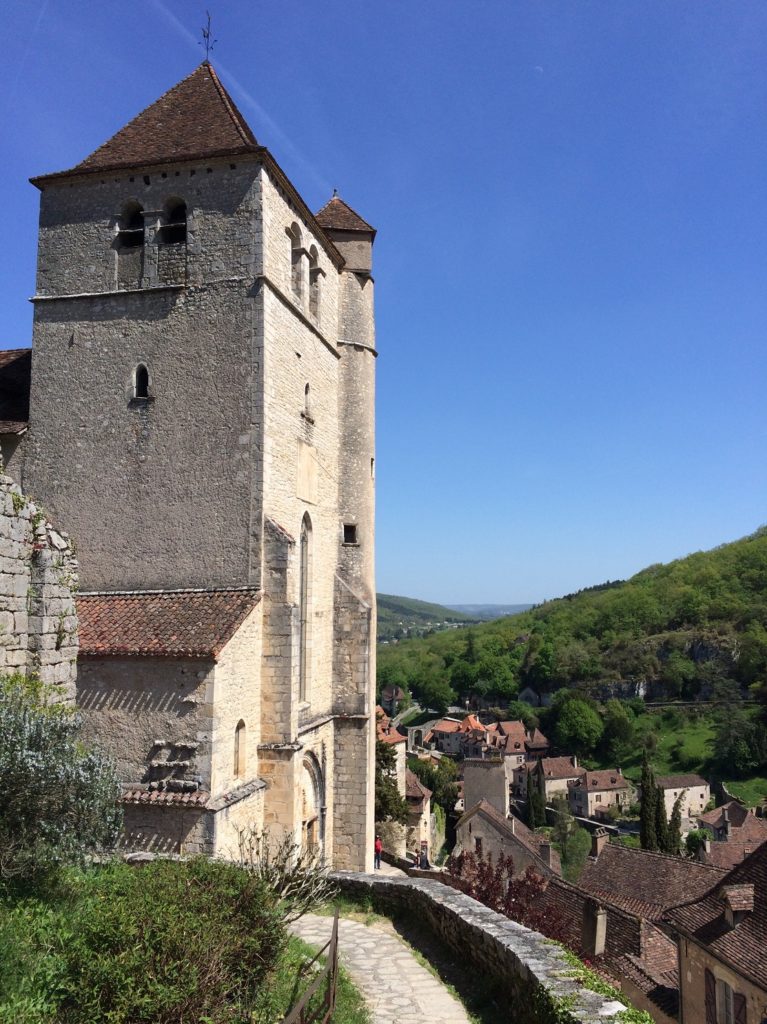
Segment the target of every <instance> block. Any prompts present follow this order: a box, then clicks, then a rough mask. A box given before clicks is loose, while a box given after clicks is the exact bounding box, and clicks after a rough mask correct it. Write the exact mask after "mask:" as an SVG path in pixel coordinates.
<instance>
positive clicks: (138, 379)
mask: <svg viewBox="0 0 767 1024" xmlns="http://www.w3.org/2000/svg"><path fill="white" fill-rule="evenodd" d="M133 397H134V398H149V370H147V368H146V366H144V364H143V363H139V365H138V366H137V367H136V375H135V382H134V387H133Z"/></svg>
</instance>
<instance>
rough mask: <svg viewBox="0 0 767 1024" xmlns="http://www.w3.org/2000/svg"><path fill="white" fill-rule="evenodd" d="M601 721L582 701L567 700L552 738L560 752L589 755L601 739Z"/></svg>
mask: <svg viewBox="0 0 767 1024" xmlns="http://www.w3.org/2000/svg"><path fill="white" fill-rule="evenodd" d="M602 731H603V726H602V719H601V718H600V717H599V715H598V714H597V712H596V711H595V710H594V708H593V707H591V705H590V704H587V703H586V701H584V700H577V699H575V700H568V701H566V703H565V704H564V707H563V708H562V709H561V711H560V712H559V716H558V718H557V724H556V726H555V729H554V738H555V740H556V743H557V746H558V747H559V748H560V749H561V750H567V751H572V752H573V753H575V754H581V755H584V754H591V753H593V751H594V749H595V748H596V746H597V744H598V743H599V741H600V739H601V738H602Z"/></svg>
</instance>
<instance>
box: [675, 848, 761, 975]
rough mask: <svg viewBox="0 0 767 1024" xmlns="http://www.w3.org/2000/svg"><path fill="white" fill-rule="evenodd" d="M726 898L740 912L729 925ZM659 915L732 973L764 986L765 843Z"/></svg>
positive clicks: (732, 907)
mask: <svg viewBox="0 0 767 1024" xmlns="http://www.w3.org/2000/svg"><path fill="white" fill-rule="evenodd" d="M728 901H729V902H730V905H731V909H732V910H735V911H739V912H740V913H741V914H742V915H743V916H742V917H741V919H740V920H738V921H736V922H735V923H734V924H733V925H730V924H729V923H728V922H727V918H726V915H725V910H726V904H727V902H728ZM733 904H734V905H733ZM664 920H666V921H668V922H669V923H670V924H671V925H672V926H673V927H675V928H677V929H678V930H679V931H681V932H682V933H683V934H684V935H687V936H689V937H690V938H692V939H694V940H695V941H696V942H698V943H699V944H700V945H701V946H705V947H706V948H707V949H708V950H710V952H711V953H713V955H714V956H715V957H716V958H717V959H718V960H721V961H723V962H724V963H725V964H727V965H728V966H730V967H731V968H732V969H733V970H734V971H735V972H736V973H737V974H740V975H742V976H745V977H747V978H750V979H751V980H752V981H753V982H754V983H755V984H757V985H760V986H761V987H762V988H767V843H765V844H762V845H761V846H760V847H759V848H758V849H756V850H754V852H753V853H752V854H751V855H750V856H749V857H747V858H746V860H744V861H743V863H742V864H738V866H737V867H735V868H733V870H732V871H730V872H729V873H728V874H727V875H725V876H724V880H723V883H718V884H716V885H714V886H712V887H710V888H709V890H708V891H707V893H706V894H705V895H704V896H702V897H698V898H697V899H694V900H689V899H688V900H686V901H685V902H684V903H682V904H680V905H678V906H675V907H673V908H671V909H669V911H668V913H666V914H665V916H664Z"/></svg>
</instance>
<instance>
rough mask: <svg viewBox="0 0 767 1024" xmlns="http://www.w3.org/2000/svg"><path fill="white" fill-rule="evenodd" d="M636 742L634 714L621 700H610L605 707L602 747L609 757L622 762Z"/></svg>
mask: <svg viewBox="0 0 767 1024" xmlns="http://www.w3.org/2000/svg"><path fill="white" fill-rule="evenodd" d="M633 741H634V713H633V711H632V710H631V709H630V708H629V707H627V705H626V704H625V703H624V702H623V701H620V700H614V699H613V700H608V702H607V704H606V705H605V719H604V733H603V735H602V747H603V749H604V750H605V752H606V753H607V754H608V756H610V757H612V758H614V759H615V760H617V761H620V760H622V755H623V753H624V751H625V750H626V749H627V748H629V747H630V746H631V744H632V743H633Z"/></svg>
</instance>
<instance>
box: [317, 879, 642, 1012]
mask: <svg viewBox="0 0 767 1024" xmlns="http://www.w3.org/2000/svg"><path fill="white" fill-rule="evenodd" d="M332 877H333V879H334V881H336V882H337V883H338V884H339V885H340V887H341V890H342V892H344V893H345V894H348V895H350V896H353V897H357V898H359V897H363V898H364V897H371V898H372V899H373V903H374V906H377V907H380V908H381V909H382V910H383V911H384V912H386V913H389V914H405V915H408V916H411V917H414V918H416V919H417V920H418V921H419V922H420V923H422V924H425V925H426V926H427V927H428V928H429V930H430V931H432V932H433V933H434V934H435V935H436V936H437V937H438V938H439V939H440V940H441V941H442V942H444V943H445V945H447V946H448V948H449V949H450V950H451V951H452V952H453V953H454V954H455V955H456V956H457V957H459V958H460V959H461V960H462V961H463V962H466V961H468V962H469V963H471V964H472V965H473V966H474V967H475V968H476V969H477V970H478V971H479V972H480V973H481V976H482V977H483V978H484V979H486V981H487V982H489V983H491V984H493V985H494V986H495V987H496V988H497V989H499V990H500V992H501V993H502V994H503V995H505V996H506V997H507V998H508V1003H507V1005H506V1007H505V1009H504V1010H503V1012H502V1013H501V1015H500V1016H499V1017H498V1018H497V1020H498V1021H499V1024H500V1022H504V1021H508V1022H512V1021H513V1022H514V1024H553V1022H555V1021H557V1022H561V1024H564V1021H567V1020H568V1018H569V1020H571V1021H572V1022H580V1021H583V1022H586V1021H589V1022H596V1021H599V1020H603V1019H604V1018H605V1017H609V1016H612V1015H613V1014H614V1013H615V1012H616V1010H622V1009H624V1006H623V1005H622V1004H621V1003H615V1002H608V1001H607V1000H606V999H605V997H604V996H600V995H597V993H595V992H591V991H589V990H588V989H585V988H583V987H582V986H580V985H579V984H577V983H576V982H575V981H573V980H571V979H570V978H568V975H569V974H571V972H572V968H571V967H570V965H569V963H568V962H567V960H566V959H565V957H564V954H563V952H562V950H561V949H560V947H559V946H557V945H556V944H554V943H551V942H550V941H549V940H547V939H546V938H544V936H543V935H541V934H539V933H538V932H534V931H531V930H530V929H529V928H525V927H523V926H522V925H521V924H517V923H516V922H515V921H510V920H509V919H508V918H506V917H503V916H502V915H501V914H496V913H495V911H493V910H489V909H488V908H487V907H485V906H483V905H482V904H481V903H478V902H477V900H474V899H472V898H471V897H470V896H466V895H465V894H464V893H462V892H458V891H457V890H455V889H451V888H450V887H448V886H446V885H443V884H442V883H441V882H434V881H430V880H428V879H414V878H401V879H400V878H382V877H380V876H376V875H364V874H352V873H349V874H347V873H345V872H339V873H336V874H334V875H333V876H332Z"/></svg>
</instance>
